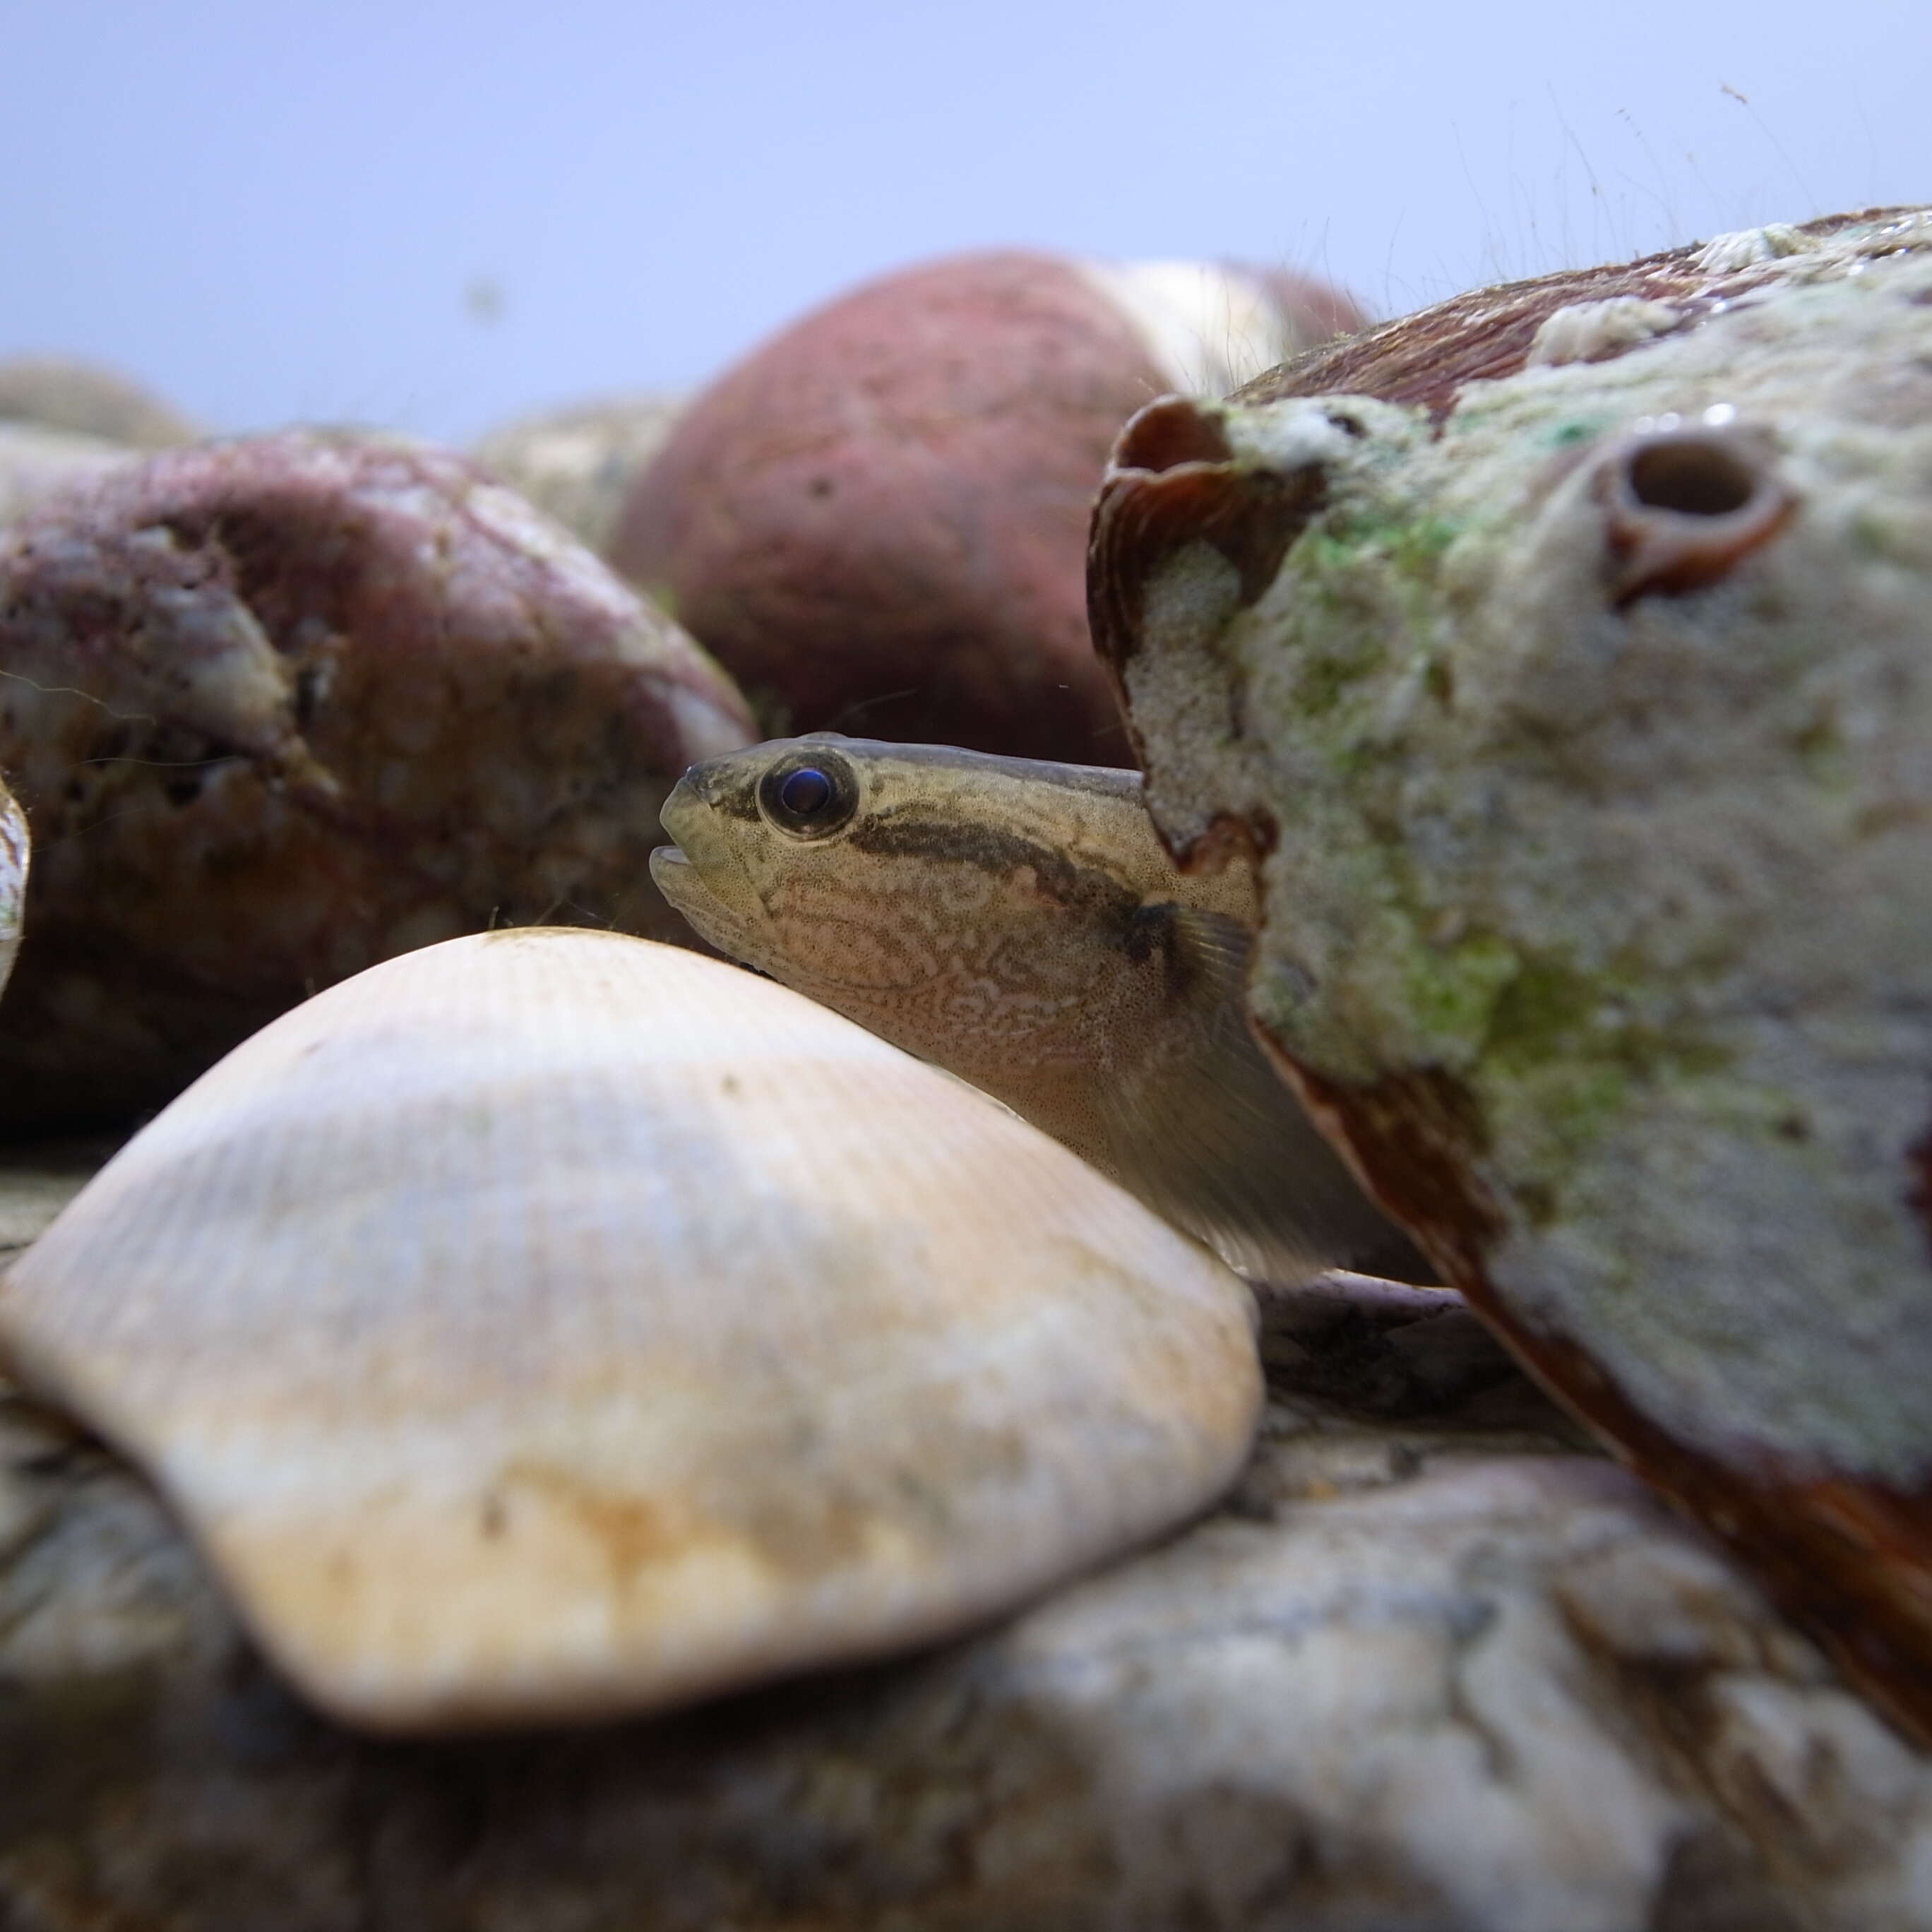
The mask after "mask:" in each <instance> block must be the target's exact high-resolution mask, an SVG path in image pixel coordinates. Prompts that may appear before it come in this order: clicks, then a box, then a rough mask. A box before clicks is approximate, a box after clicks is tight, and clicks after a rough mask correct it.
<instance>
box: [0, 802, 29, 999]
mask: <svg viewBox="0 0 1932 1932" xmlns="http://www.w3.org/2000/svg"><path fill="white" fill-rule="evenodd" d="M27 853H28V840H27V821H26V820H25V819H24V818H23V817H21V816H20V807H19V806H18V805H16V804H15V803H14V802H13V793H11V792H10V791H9V790H7V787H5V785H4V784H0V992H4V991H5V989H6V985H7V975H8V974H10V973H11V972H12V971H13V955H14V953H16V952H17V950H19V947H20V903H21V901H22V900H23V898H25V897H26V889H27Z"/></svg>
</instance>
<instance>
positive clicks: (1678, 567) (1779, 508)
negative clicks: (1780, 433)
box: [1595, 429, 1798, 607]
mask: <svg viewBox="0 0 1932 1932" xmlns="http://www.w3.org/2000/svg"><path fill="white" fill-rule="evenodd" d="M1595 490H1596V494H1597V496H1598V500H1599V501H1600V502H1602V503H1603V505H1604V508H1605V510H1606V511H1607V532H1606V534H1607V537H1608V538H1609V554H1608V556H1607V560H1606V577H1607V581H1608V584H1609V588H1610V596H1611V601H1613V603H1614V604H1616V605H1618V606H1619V607H1621V606H1622V605H1624V604H1628V603H1630V602H1631V601H1632V600H1633V599H1634V598H1639V597H1646V596H1662V597H1681V596H1683V595H1687V594H1688V592H1691V591H1694V590H1701V589H1704V588H1705V587H1706V586H1708V585H1710V584H1712V583H1717V582H1718V580H1720V579H1721V578H1722V577H1724V576H1726V575H1727V574H1728V573H1729V572H1730V571H1731V570H1732V569H1733V568H1734V567H1735V566H1736V565H1737V564H1738V563H1739V562H1742V560H1743V559H1745V557H1747V556H1750V555H1751V553H1752V552H1753V551H1754V550H1757V549H1758V548H1760V547H1761V546H1762V545H1763V544H1766V543H1768V542H1769V541H1770V540H1771V539H1772V538H1773V537H1775V535H1777V534H1778V532H1779V531H1780V530H1781V529H1783V528H1784V526H1785V524H1786V523H1787V522H1789V521H1790V517H1791V515H1792V513H1793V511H1795V510H1796V508H1797V507H1798V499H1797V496H1796V494H1795V493H1794V492H1793V490H1791V489H1790V487H1789V486H1788V485H1787V484H1785V483H1784V481H1782V480H1781V478H1780V477H1779V476H1778V473H1777V470H1776V468H1775V460H1774V458H1773V454H1772V450H1771V448H1770V446H1769V444H1768V443H1765V442H1763V440H1761V439H1759V438H1757V437H1751V436H1749V435H1745V434H1738V433H1736V432H1733V431H1715V430H1708V429H1701V430H1683V431H1679V430H1670V431H1664V432H1663V433H1661V434H1650V435H1644V436H1639V437H1632V438H1631V439H1630V440H1628V441H1627V442H1625V443H1620V444H1619V445H1618V446H1616V448H1615V449H1613V450H1612V451H1611V452H1610V453H1609V455H1607V456H1606V457H1605V458H1604V460H1603V462H1602V463H1601V466H1600V467H1599V468H1598V471H1597V474H1596V481H1595Z"/></svg>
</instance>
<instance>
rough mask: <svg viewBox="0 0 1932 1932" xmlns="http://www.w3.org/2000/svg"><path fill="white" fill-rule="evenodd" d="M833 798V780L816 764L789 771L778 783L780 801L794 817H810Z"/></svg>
mask: <svg viewBox="0 0 1932 1932" xmlns="http://www.w3.org/2000/svg"><path fill="white" fill-rule="evenodd" d="M831 800H832V781H831V780H830V779H829V778H827V777H826V775H825V774H824V773H823V772H821V771H820V770H819V769H817V766H814V765H801V766H799V769H797V770H796V771H795V772H786V774H785V775H784V778H783V779H781V781H780V782H779V784H778V802H779V804H781V805H783V806H784V808H785V810H786V811H788V812H790V814H792V816H793V817H794V818H809V817H811V815H812V814H813V813H814V812H815V811H822V810H823V808H824V807H825V806H826V805H829V803H830V802H831Z"/></svg>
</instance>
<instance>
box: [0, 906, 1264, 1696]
mask: <svg viewBox="0 0 1932 1932" xmlns="http://www.w3.org/2000/svg"><path fill="white" fill-rule="evenodd" d="M0 1351H4V1352H5V1355H7V1357H8V1358H10V1361H11V1362H12V1363H13V1364H14V1365H15V1367H17V1369H18V1370H19V1371H20V1373H22V1374H23V1376H26V1378H27V1379H28V1381H29V1382H31V1384H32V1385H34V1387H36V1388H37V1389H38V1390H40V1391H41V1392H43V1394H46V1396H48V1397H50V1398H51V1399H52V1400H56V1401H58V1402H60V1403H63V1404H65V1405H66V1406H69V1407H71V1409H74V1410H75V1411H76V1412H78V1413H79V1414H80V1415H82V1416H83V1418H86V1419H87V1420H88V1421H90V1422H92V1424H94V1425H95V1427H98V1429H100V1430H101V1432H102V1433H104V1435H105V1436H107V1437H108V1438H109V1439H110V1440H111V1441H113V1442H115V1443H116V1444H117V1445H119V1446H120V1447H121V1448H123V1449H124V1451H127V1453H128V1454H130V1455H132V1456H133V1457H135V1458H136V1460H139V1461H140V1462H141V1463H143V1464H144V1465H145V1466H146V1467H147V1468H148V1470H149V1471H150V1472H151V1474H152V1475H154V1477H155V1478H156V1479H157V1481H159V1483H160V1485H161V1486H162V1487H163V1489H164V1490H165V1491H166V1493H168V1494H169V1496H170V1497H171V1498H172V1500H173V1502H174V1503H175V1505H176V1507H177V1508H178V1510H179V1511H180V1512H181V1515H182V1517H183V1518H184V1520H185V1521H186V1522H187V1524H188V1525H189V1526H190V1529H192V1530H193V1532H194V1533H195V1534H196V1536H197V1537H198V1538H199V1540H200V1541H201V1542H202V1544H203V1545H204V1547H205V1549H206V1550H207V1552H208V1555H209V1556H210V1557H211V1559H212V1561H213V1562H214V1565H215V1566H216V1568H217V1570H218V1571H220V1574H222V1575H223V1577H224V1578H225V1580H226V1583H228V1585H229V1587H230V1588H231V1589H232V1590H233V1592H234V1594H235V1596H236V1599H237V1601H238V1602H239V1605H240V1607H241V1608H242V1612H243V1614H244V1616H245V1617H246V1619H248V1622H250V1624H251V1626H252V1628H254V1631H255V1632H256V1634H257V1636H258V1637H260V1640H261V1641H262V1642H263V1645H264V1646H265V1647H266V1649H268V1650H269V1652H270V1653H271V1654H272V1655H273V1656H274V1657H275V1658H276V1659H277V1660H278V1661H279V1662H280V1663H281V1664H282V1666H283V1667H284V1668H285V1669H286V1670H287V1671H288V1672H289V1673H290V1674H291V1676H293V1678H294V1679H296V1681H297V1682H298V1683H299V1685H301V1686H302V1688H305V1690H306V1691H307V1692H308V1694H310V1695H311V1696H312V1697H314V1699H315V1700H317V1702H319V1703H321V1704H322V1705H323V1706H325V1707H326V1708H328V1709H330V1710H332V1712H335V1713H336V1714H338V1715H341V1716H342V1717H344V1718H347V1719H349V1720H350V1721H354V1722H358V1723H361V1724H367V1725H370V1726H372V1727H379V1728H384V1729H398V1730H401V1729H428V1728H434V1727H439V1726H444V1725H459V1724H493V1723H502V1722H511V1721H542V1720H547V1719H553V1718H583V1717H597V1716H604V1715H611V1716H614V1715H619V1714H620V1713H622V1712H627V1711H637V1710H640V1709H648V1708H652V1707H656V1706H664V1705H667V1704H670V1703H676V1702H678V1701H681V1700H685V1699H688V1698H691V1697H696V1696H698V1695H700V1694H704V1693H706V1692H708V1691H714V1690H717V1689H720V1688H725V1687H727V1686H730V1685H737V1684H740V1683H743V1682H748V1681H751V1680H753V1679H757V1678H759V1677H760V1676H766V1675H767V1674H771V1673H778V1672H781V1671H784V1670H792V1669H796V1668H802V1667H811V1666H813V1665H817V1664H829V1663H831V1662H833V1661H837V1660H839V1659H841V1658H851V1657H855V1656H858V1655H867V1654H870V1653H872V1652H877V1651H880V1650H883V1649H890V1648H892V1647H894V1646H901V1645H904V1644H907V1643H913V1642H916V1641H918V1640H922V1639H926V1638H929V1637H934V1636H936V1635H938V1634H942V1633H944V1632H946V1631H950V1630H952V1629H954V1628H959V1627H961V1626H962V1625H966V1624H968V1623H969V1622H971V1621H973V1620H974V1619H977V1618H981V1617H983V1616H986V1615H989V1614H990V1613H995V1612H997V1611H998V1610H1001V1608H1003V1607H1006V1606H1007V1605H1009V1604H1013V1603H1016V1602H1017V1601H1021V1600H1022V1599H1024V1598H1026V1597H1027V1596H1028V1595H1031V1594H1032V1593H1034V1592H1037V1591H1039V1590H1040V1589H1042V1588H1043V1587H1044V1586H1046V1585H1048V1584H1049V1583H1052V1582H1053V1581H1054V1580H1056V1579H1058V1578H1060V1577H1064V1576H1065V1575H1067V1574H1070V1573H1072V1572H1074V1571H1078V1570H1079V1569H1081V1568H1084V1567H1086V1566H1088V1565H1091V1564H1092V1563H1094V1562H1096V1561H1097V1560H1098V1559H1100V1558H1102V1557H1103V1556H1106V1555H1108V1554H1109V1553H1111V1552H1113V1551H1115V1550H1119V1549H1122V1548H1124V1547H1128V1546H1130V1545H1132V1544H1134V1543H1136V1542H1137V1541H1141V1540H1142V1539H1145V1538H1148V1537H1149V1536H1151V1535H1154V1534H1155V1533H1156V1532H1158V1531H1160V1529H1163V1528H1164V1527H1166V1526H1168V1525H1169V1524H1171V1523H1174V1522H1175V1521H1177V1520H1180V1519H1181V1518H1183V1517H1185V1516H1187V1514H1190V1513H1191V1512H1193V1511H1196V1510H1197V1509H1199V1508H1201V1507H1202V1506H1203V1505H1205V1504H1206V1503H1207V1502H1208V1501H1210V1500H1211V1499H1212V1498H1213V1497H1214V1495H1215V1494H1217V1493H1218V1491H1219V1490H1220V1489H1221V1488H1222V1487H1223V1485H1224V1484H1226V1483H1227V1482H1228V1481H1229V1480H1231V1478H1232V1476H1233V1475H1234V1474H1235V1472H1236V1470H1237V1469H1238V1467H1239V1466H1240V1464H1241V1460H1242V1458H1243V1457H1244V1454H1245V1451H1246V1449H1247V1445H1248V1442H1249V1439H1250V1433H1251V1431H1252V1429H1253V1424H1254V1421H1255V1418H1256V1412H1257V1408H1258V1404H1259V1368H1258V1365H1257V1362H1256V1354H1255V1350H1254V1346H1253V1340H1252V1334H1251V1318H1250V1307H1249V1304H1248V1301H1247V1294H1246V1291H1245V1290H1244V1289H1243V1287H1242V1286H1241V1284H1240V1283H1238V1282H1237V1281H1236V1280H1235V1278H1234V1277H1232V1276H1231V1275H1229V1274H1226V1272H1225V1271H1223V1270H1222V1269H1221V1268H1220V1267H1219V1265H1217V1264H1216V1263H1214V1262H1212V1261H1211V1259H1209V1258H1208V1256H1206V1255H1205V1253H1203V1252H1202V1251H1201V1250H1199V1249H1197V1248H1196V1247H1193V1245H1192V1244H1190V1243H1189V1242H1187V1241H1185V1240H1184V1239H1183V1238H1181V1237H1179V1236H1178V1235H1175V1234H1174V1233H1172V1232H1171V1231H1170V1230H1169V1229H1167V1228H1166V1226H1163V1224H1162V1223H1160V1222H1158V1221H1157V1220H1155V1219H1154V1217H1152V1216H1151V1214H1148V1212H1147V1211H1145V1210H1144V1209H1142V1208H1141V1207H1139V1205H1138V1204H1136V1202H1133V1200H1131V1199H1130V1198H1129V1197H1128V1196H1126V1195H1125V1194H1124V1193H1121V1192H1120V1191H1119V1190H1117V1189H1116V1188H1115V1187H1112V1185H1111V1184H1109V1183H1107V1182H1106V1181H1103V1180H1102V1179H1101V1178H1100V1177H1098V1176H1097V1175H1095V1174H1094V1173H1093V1172H1091V1170H1089V1169H1087V1168H1086V1167H1085V1166H1083V1165H1082V1163H1080V1162H1079V1161H1078V1160H1076V1159H1075V1158H1074V1157H1073V1156H1072V1155H1070V1154H1067V1152H1065V1151H1064V1150H1063V1149H1062V1148H1060V1147H1058V1145H1055V1143H1053V1142H1051V1141H1049V1140H1048V1139H1046V1137H1045V1136H1043V1135H1041V1134H1040V1133H1037V1132H1035V1131H1034V1130H1033V1129H1031V1127H1028V1126H1026V1125H1025V1124H1024V1123H1022V1121H1019V1120H1018V1119H1017V1118H1014V1117H1013V1116H1012V1115H1009V1114H1007V1112H1005V1111H1004V1109H1001V1108H1000V1107H998V1106H996V1105H995V1104H993V1103H991V1102H989V1101H987V1100H984V1099H983V1098H982V1097H980V1096H979V1095H977V1094H974V1093H973V1092H971V1091H970V1090H968V1089H966V1088H963V1087H962V1086H961V1085H959V1084H958V1083H957V1082H953V1080H951V1079H949V1078H947V1076H944V1075H943V1074H941V1073H938V1072H935V1070H932V1069H931V1068H929V1067H926V1066H925V1065H923V1064H921V1063H919V1062H918V1061H915V1060H913V1059H912V1058H910V1057H908V1056H907V1055H904V1054H903V1053H901V1052H898V1050H897V1049H895V1048H892V1047H890V1046H886V1045H885V1044H884V1043H882V1042H880V1041H879V1040H877V1039H875V1038H874V1037H872V1036H871V1035H870V1034H867V1033H865V1032H864V1031H862V1030H861V1029H860V1028H858V1027H856V1026H855V1025H851V1024H850V1022H847V1021H845V1020H844V1019H840V1018H838V1016H835V1015H832V1014H830V1013H826V1012H825V1011H824V1010H822V1009H820V1008H819V1007H815V1006H814V1005H812V1004H811V1003H810V1002H809V1001H806V1000H805V999H803V998H800V997H799V995H796V994H793V993H791V992H788V991H787V990H785V989H783V988H781V987H779V986H775V985H772V984H771V983H769V982H766V981H764V980H758V979H756V978H754V977H751V975H749V974H745V973H743V972H742V971H739V970H737V969H736V968H731V967H728V966H725V965H721V964H718V962H714V961H711V960H707V959H701V958H699V957H697V956H694V955H693V954H691V953H687V952H684V951H682V950H678V949H675V948H671V947H661V946H657V945H654V944H651V943H649V942H648V941H640V940H632V939H627V938H619V937H616V936H613V935H602V934H595V933H590V932H583V931H576V930H573V931H568V932H565V931H545V930H541V929H538V930H523V931H517V932H505V933H499V934H496V935H489V936H485V937H481V938H467V939H461V940H456V941H451V942H449V943H448V944H444V945H441V946H437V947H431V948H428V949H427V950H423V951H420V952H417V953H411V954H409V955H407V956H404V957H402V958H400V959H395V960H392V961H390V962H387V963H386V964H384V965H380V966H377V967H375V968H372V969H371V970H370V971H368V972H365V973H364V974H361V975H359V977H356V978H355V979H353V980H349V981H347V982H346V983H344V984H342V985H341V986H337V987H335V988H333V989H331V990H329V991H328V992H325V993H323V995H321V996H320V997H319V998H316V999H314V1000H312V1001H309V1002H308V1004H306V1005H305V1006H302V1007H299V1008H298V1009H296V1010H295V1011H293V1013H289V1014H287V1015H286V1016H284V1017H283V1018H282V1019H279V1020H278V1021H277V1022H275V1024H274V1025H272V1026H270V1027H269V1028H266V1030H265V1031H263V1032H262V1033H260V1034H257V1036H255V1037H254V1039H252V1040H250V1041H248V1043H245V1045H244V1046H242V1047H240V1048H239V1049H236V1052H233V1054H231V1055H229V1057H228V1058H226V1060H225V1061H222V1062H221V1063H220V1064H219V1065H218V1066H217V1067H215V1068H214V1069H213V1070H211V1072H210V1073H208V1074H206V1075H205V1076H203V1077H202V1079H200V1080H199V1082H196V1084H195V1085H194V1086H193V1087H192V1088H190V1089H189V1090H188V1091H187V1093H185V1094H183V1095H182V1096H181V1097H180V1099H178V1100H177V1101H175V1103H174V1104H173V1105H172V1106H170V1107H169V1108H168V1109H166V1111H165V1112H163V1114H161V1115H160V1116H159V1117H158V1118H157V1119H156V1120H155V1121H154V1122H153V1123H152V1124H151V1125H150V1126H148V1127H147V1128H146V1129H145V1130H143V1132H142V1133H140V1134H139V1136H136V1139H134V1140H133V1142H130V1144H129V1145H128V1146H127V1148H125V1149H124V1151H122V1152H121V1154H119V1155H118V1157H116V1158H115V1160H113V1162H112V1163H110V1165H109V1166H107V1168H106V1169H104V1170H103V1171H102V1172H101V1175H99V1176H98V1178H96V1179H95V1181H94V1182H93V1183H92V1184H91V1185H90V1186H89V1187H88V1188H87V1189H86V1190H85V1192H84V1193H83V1194H82V1195H81V1196H79V1197H78V1198H77V1199H76V1200H75V1202H74V1203H73V1204H72V1205H71V1207H70V1208H68V1211H66V1213H65V1214H63V1215H62V1217H61V1218H60V1219H59V1220H58V1221H57V1222H56V1223H55V1224H54V1226H52V1228H51V1229H49V1231H48V1232H47V1233H46V1235H44V1236H43V1238H42V1239H41V1240H40V1242H39V1244H37V1246H36V1247H34V1249H33V1250H31V1251H30V1253H28V1255H27V1256H25V1257H24V1258H23V1259H22V1261H21V1262H20V1263H19V1264H17V1266H16V1267H15V1268H14V1269H13V1271H12V1272H11V1274H10V1275H9V1276H7V1277H6V1278H5V1280H4V1282H0Z"/></svg>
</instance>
